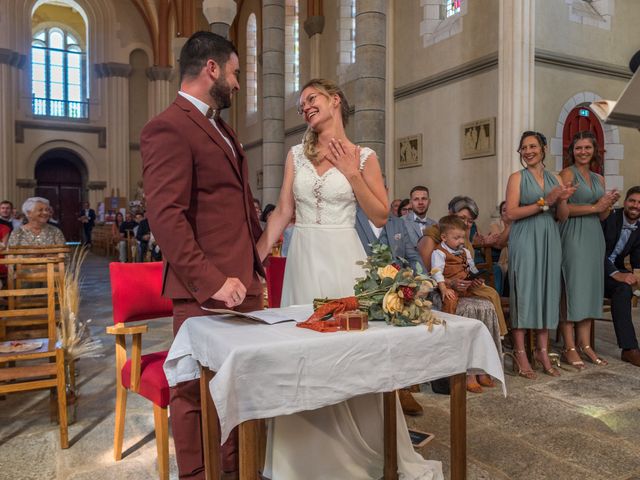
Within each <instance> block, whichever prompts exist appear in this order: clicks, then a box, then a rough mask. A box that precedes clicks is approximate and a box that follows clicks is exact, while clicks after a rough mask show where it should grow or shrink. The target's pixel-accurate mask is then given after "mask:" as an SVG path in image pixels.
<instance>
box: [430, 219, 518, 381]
mask: <svg viewBox="0 0 640 480" xmlns="http://www.w3.org/2000/svg"><path fill="white" fill-rule="evenodd" d="M439 228H440V238H441V240H442V241H441V242H440V245H438V246H437V247H436V248H435V249H434V250H433V253H432V254H431V273H432V275H433V278H434V279H435V280H436V282H438V289H439V290H440V294H441V295H442V311H443V312H446V313H454V314H455V313H456V308H457V307H458V299H459V297H481V298H486V299H487V300H489V301H490V302H491V303H492V304H493V306H494V308H495V310H496V314H497V316H498V325H499V327H500V334H501V335H504V334H505V333H506V332H507V324H506V322H505V319H504V313H503V312H502V306H501V304H500V296H499V295H498V292H496V291H495V289H493V288H491V287H489V286H488V285H485V284H484V281H483V280H481V279H479V278H476V279H474V280H473V283H472V284H471V285H470V286H469V288H467V290H466V291H464V292H456V291H455V290H453V288H451V287H450V286H448V285H447V284H449V285H455V283H456V282H457V281H460V280H470V279H471V278H470V276H472V274H477V273H478V269H477V268H476V265H475V263H474V262H473V258H472V256H471V252H469V250H467V249H466V248H464V243H465V239H466V238H467V231H466V225H465V223H464V221H463V220H462V219H461V218H459V217H457V216H455V215H448V216H446V217H442V218H441V219H440V222H439ZM471 377H475V376H473V375H472V376H471ZM484 377H485V376H484V375H483V376H481V382H480V383H481V384H483V385H484V384H485V383H487V385H486V386H490V385H489V384H488V383H489V382H488V380H487V379H485V378H484ZM482 380H486V382H485V381H482ZM467 383H468V385H467V387H468V388H469V389H470V390H471V391H482V389H481V388H480V386H479V385H477V383H475V378H473V381H472V382H471V383H472V384H471V385H469V382H467ZM473 384H475V385H477V388H476V387H475V385H473ZM470 387H473V388H474V389H471V388H470Z"/></svg>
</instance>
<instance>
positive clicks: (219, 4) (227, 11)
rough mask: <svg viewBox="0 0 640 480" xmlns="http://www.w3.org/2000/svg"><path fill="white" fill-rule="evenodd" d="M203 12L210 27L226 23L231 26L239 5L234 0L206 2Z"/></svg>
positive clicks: (206, 0)
mask: <svg viewBox="0 0 640 480" xmlns="http://www.w3.org/2000/svg"><path fill="white" fill-rule="evenodd" d="M202 12H203V13H204V16H205V17H206V19H207V21H208V22H209V25H213V24H218V23H224V24H226V25H231V24H232V23H233V19H234V18H236V13H237V12H238V5H237V4H236V2H235V1H234V0H204V1H203V2H202Z"/></svg>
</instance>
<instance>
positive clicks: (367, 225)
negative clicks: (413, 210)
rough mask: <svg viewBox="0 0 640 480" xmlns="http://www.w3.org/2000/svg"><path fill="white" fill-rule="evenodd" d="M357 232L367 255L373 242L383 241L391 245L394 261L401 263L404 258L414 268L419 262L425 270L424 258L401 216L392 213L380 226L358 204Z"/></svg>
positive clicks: (369, 253)
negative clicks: (410, 237)
mask: <svg viewBox="0 0 640 480" xmlns="http://www.w3.org/2000/svg"><path fill="white" fill-rule="evenodd" d="M356 232H357V233H358V237H359V238H360V242H361V243H362V246H363V247H364V250H365V252H367V255H371V244H372V243H382V244H384V245H388V246H389V248H390V249H391V253H392V255H393V258H394V261H396V262H398V263H401V260H400V259H404V260H406V261H407V262H409V265H410V266H411V268H413V269H414V270H415V268H416V264H419V265H420V267H421V268H422V270H423V271H424V270H425V266H424V264H423V263H422V258H421V257H420V255H419V254H418V250H417V249H416V248H415V246H414V245H413V244H412V243H411V240H410V239H409V233H408V231H407V227H406V225H405V223H404V222H403V221H402V219H401V218H399V217H396V216H393V215H390V216H389V219H388V220H387V223H386V224H385V225H384V226H383V227H379V228H378V227H376V226H375V225H374V224H373V223H372V222H371V220H369V219H368V218H367V216H366V215H365V213H364V211H363V210H362V209H361V208H360V206H359V205H358V206H357V207H356Z"/></svg>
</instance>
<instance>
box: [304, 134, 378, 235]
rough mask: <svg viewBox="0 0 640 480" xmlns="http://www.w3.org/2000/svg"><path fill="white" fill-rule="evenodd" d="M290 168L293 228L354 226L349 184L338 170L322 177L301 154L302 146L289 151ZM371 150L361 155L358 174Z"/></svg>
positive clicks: (332, 169) (352, 196) (353, 207)
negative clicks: (291, 164) (291, 163)
mask: <svg viewBox="0 0 640 480" xmlns="http://www.w3.org/2000/svg"><path fill="white" fill-rule="evenodd" d="M291 153H292V155H293V167H294V171H295V175H294V179H293V197H294V198H295V202H296V224H300V225H309V224H316V225H344V226H351V227H353V226H354V225H355V221H356V197H355V195H354V194H353V190H352V189H351V184H350V183H349V181H348V180H347V179H346V178H345V176H344V175H342V173H340V171H339V170H338V169H337V168H335V167H334V168H330V169H329V170H327V171H326V172H325V173H324V174H323V175H318V172H317V170H316V168H315V166H314V165H313V163H312V162H311V160H309V159H308V158H307V157H306V156H305V155H304V153H303V151H302V144H300V145H296V146H295V147H293V148H292V149H291ZM372 153H373V150H371V149H370V148H367V147H365V148H363V149H362V150H361V151H360V170H362V169H363V168H364V164H365V162H366V161H367V158H368V157H369V155H371V154H372Z"/></svg>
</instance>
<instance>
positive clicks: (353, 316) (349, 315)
mask: <svg viewBox="0 0 640 480" xmlns="http://www.w3.org/2000/svg"><path fill="white" fill-rule="evenodd" d="M335 319H336V320H337V321H338V324H339V326H340V330H344V331H347V332H351V331H358V332H360V331H362V330H366V329H367V328H369V315H367V312H363V311H361V310H350V311H348V312H343V313H339V314H337V315H336V316H335Z"/></svg>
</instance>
